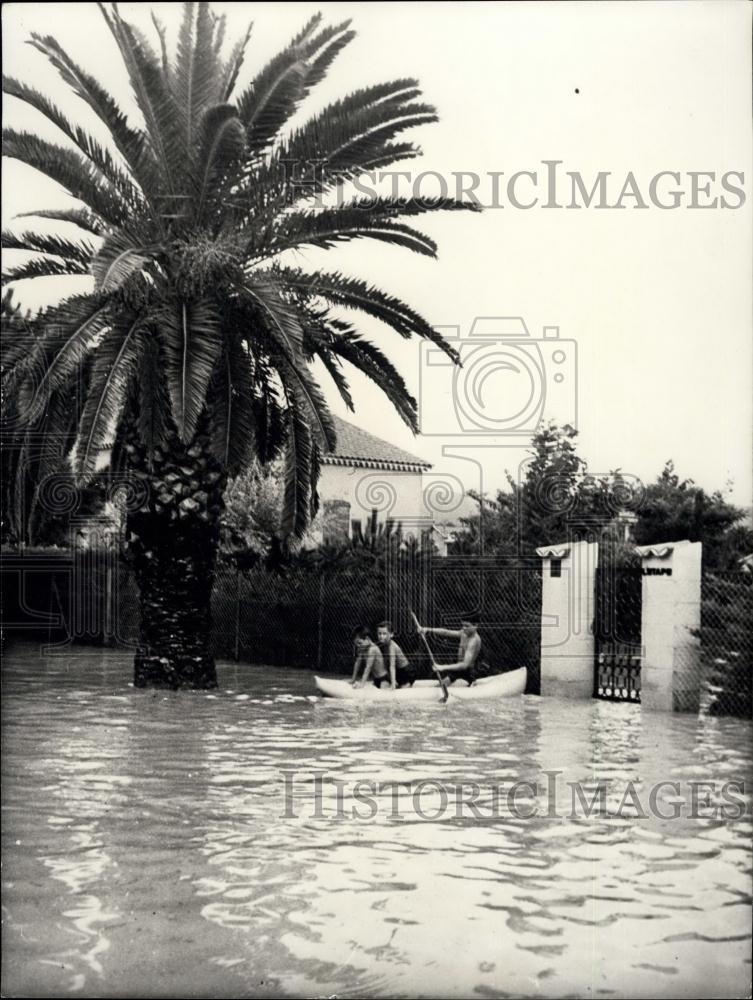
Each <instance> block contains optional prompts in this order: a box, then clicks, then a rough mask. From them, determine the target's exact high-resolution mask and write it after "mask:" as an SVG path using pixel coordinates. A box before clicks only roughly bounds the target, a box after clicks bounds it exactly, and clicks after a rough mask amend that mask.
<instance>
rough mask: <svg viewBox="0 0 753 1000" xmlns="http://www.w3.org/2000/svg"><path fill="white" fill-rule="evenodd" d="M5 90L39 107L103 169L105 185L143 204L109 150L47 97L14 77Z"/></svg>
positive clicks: (8, 78)
mask: <svg viewBox="0 0 753 1000" xmlns="http://www.w3.org/2000/svg"><path fill="white" fill-rule="evenodd" d="M3 90H4V92H5V93H6V94H9V95H10V96H11V97H15V98H17V99H18V100H20V101H23V102H24V103H25V104H28V105H29V106H30V107H32V108H35V109H36V110H37V111H39V112H40V113H41V114H43V115H44V116H45V118H47V120H48V121H51V122H52V123H53V125H56V126H57V128H58V129H60V131H61V132H62V133H63V134H64V135H65V136H66V137H67V138H68V139H70V140H71V141H72V142H74V143H75V144H76V146H78V148H79V150H80V151H81V152H82V153H83V154H84V156H86V157H87V158H88V159H89V160H91V162H92V163H93V164H94V166H95V167H96V168H97V169H98V170H99V172H100V174H101V175H102V183H105V184H108V185H109V184H111V185H112V186H113V188H115V190H116V191H117V192H119V193H120V194H121V195H122V196H123V197H124V198H126V200H127V201H128V203H129V204H132V205H136V204H138V203H139V202H140V201H141V194H140V192H139V190H138V189H137V188H136V187H135V186H134V183H133V181H132V179H131V178H130V177H129V176H128V175H127V174H126V173H124V172H123V170H121V168H120V167H119V166H118V165H117V164H116V163H115V161H114V160H113V158H112V156H111V155H110V153H109V151H108V150H107V149H105V148H104V147H103V146H101V145H100V144H99V143H98V142H97V140H96V139H94V138H93V136H91V135H89V134H88V133H87V132H86V131H85V130H84V129H82V128H81V127H80V126H79V125H74V124H72V123H71V122H70V121H69V119H68V118H67V117H66V116H65V115H64V114H63V113H62V111H60V109H59V108H58V107H57V106H56V105H55V104H53V103H52V101H50V100H48V98H47V97H46V96H45V95H44V94H42V93H41V92H40V91H38V90H36V89H35V88H34V87H30V86H28V85H27V84H25V83H22V82H21V81H19V80H14V79H12V78H11V77H3Z"/></svg>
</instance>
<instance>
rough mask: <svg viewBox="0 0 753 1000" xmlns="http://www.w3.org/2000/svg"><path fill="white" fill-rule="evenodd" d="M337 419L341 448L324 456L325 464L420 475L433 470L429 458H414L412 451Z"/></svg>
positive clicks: (323, 461)
mask: <svg viewBox="0 0 753 1000" xmlns="http://www.w3.org/2000/svg"><path fill="white" fill-rule="evenodd" d="M333 419H334V422H335V431H336V432H337V447H336V448H335V450H334V451H333V452H330V453H329V454H326V455H323V456H322V463H323V464H324V465H360V466H366V467H368V468H386V469H395V470H398V471H400V470H404V471H416V472H418V471H420V470H421V469H430V468H431V462H427V461H426V459H424V458H419V457H418V456H417V455H411V453H410V452H409V451H403V449H402V448H397V447H396V446H395V445H394V444H390V442H389V441H384V440H382V438H378V437H377V436H376V435H375V434H369V432H368V431H365V430H363V428H361V427H356V425H355V424H350V423H348V421H347V420H343V419H342V418H341V417H333Z"/></svg>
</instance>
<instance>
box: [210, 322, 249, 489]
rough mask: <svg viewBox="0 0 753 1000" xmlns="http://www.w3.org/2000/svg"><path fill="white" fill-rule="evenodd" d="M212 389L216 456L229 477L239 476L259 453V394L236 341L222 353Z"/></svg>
mask: <svg viewBox="0 0 753 1000" xmlns="http://www.w3.org/2000/svg"><path fill="white" fill-rule="evenodd" d="M212 389H213V391H212V392H211V399H212V403H211V410H212V418H213V419H212V441H211V448H212V453H213V454H214V456H215V458H216V459H217V461H218V462H219V463H220V465H221V466H222V467H223V468H224V469H227V471H228V473H229V475H231V476H233V475H237V474H238V472H240V471H241V470H242V469H243V468H244V467H245V466H246V465H247V464H248V462H249V461H250V460H251V458H252V457H253V456H254V455H255V454H256V451H257V449H256V433H257V428H256V420H255V413H254V397H255V395H256V393H257V390H256V388H255V386H254V378H253V373H252V370H251V366H250V361H249V357H248V355H247V354H246V352H245V351H244V350H243V349H242V348H241V346H240V344H239V343H238V342H237V341H236V340H232V341H231V342H230V344H228V345H226V346H225V348H224V350H223V352H222V357H221V359H220V362H219V364H218V366H217V371H216V372H215V376H214V380H213V386H212Z"/></svg>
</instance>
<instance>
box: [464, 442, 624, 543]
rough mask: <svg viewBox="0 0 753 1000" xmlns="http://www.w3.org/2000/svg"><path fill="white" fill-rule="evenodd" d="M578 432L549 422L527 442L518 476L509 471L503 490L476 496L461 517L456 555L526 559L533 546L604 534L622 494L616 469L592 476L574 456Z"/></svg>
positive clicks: (578, 458)
mask: <svg viewBox="0 0 753 1000" xmlns="http://www.w3.org/2000/svg"><path fill="white" fill-rule="evenodd" d="M577 435H578V432H577V431H576V430H575V428H573V427H571V426H570V425H568V424H566V425H564V426H563V427H557V426H556V425H555V424H553V423H549V424H547V425H545V426H543V427H541V428H540V429H539V430H538V431H537V433H536V434H534V436H533V438H532V440H531V449H530V459H529V461H528V462H527V463H526V464H525V466H524V474H523V476H522V477H521V478H520V479H519V480H518V479H515V478H514V477H513V476H511V475H510V473H509V472H508V473H507V489H506V490H498V492H497V496H496V499H495V500H493V501H489V500H487V499H486V498H484V497H477V498H476V499H477V501H478V503H479V514H478V515H476V516H474V517H472V518H466V519H464V522H463V523H464V529H465V530H464V531H463V533H462V534H461V535H460V537H459V538H458V540H457V541H456V542H455V545H454V551H455V552H456V553H458V554H459V553H475V554H478V553H479V551H480V550H481V549H483V551H484V553H485V554H487V555H497V556H499V555H503V556H507V557H509V558H520V557H524V558H525V557H530V556H533V555H534V553H535V550H536V548H538V547H539V546H542V545H552V544H556V543H557V542H563V541H565V540H567V539H574V538H579V537H584V536H593V535H594V534H596V535H603V534H604V532H605V531H606V529H607V528H608V526H609V525H610V524H611V523H612V521H613V520H614V517H615V514H616V504H617V503H618V502H619V501H618V498H619V497H621V495H622V493H624V492H625V491H624V488H623V484H624V480H623V477H622V476H621V475H620V473H619V471H617V472H614V473H612V474H611V475H610V476H607V477H601V478H598V479H597V478H596V477H594V476H592V475H590V474H589V473H588V469H587V466H586V463H585V461H584V460H583V459H582V458H581V457H580V456H579V455H578V453H577V450H576V445H575V441H576V438H577Z"/></svg>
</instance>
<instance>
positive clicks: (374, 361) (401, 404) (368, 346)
mask: <svg viewBox="0 0 753 1000" xmlns="http://www.w3.org/2000/svg"><path fill="white" fill-rule="evenodd" d="M332 325H333V326H334V327H335V329H336V330H337V331H338V332H337V336H336V337H335V338H334V341H333V343H332V346H331V348H330V350H331V351H332V353H333V354H336V355H338V356H339V357H341V358H343V359H344V360H345V361H348V362H349V363H350V364H352V365H353V366H354V368H357V369H358V370H359V371H360V372H362V373H363V374H364V375H366V377H367V378H369V379H370V380H371V381H372V382H373V383H374V384H375V385H377V386H378V387H379V388H380V389H381V390H382V392H383V393H384V394H385V396H386V397H387V398H388V399H389V401H390V403H392V405H393V406H394V408H395V410H397V412H398V414H399V415H400V418H401V419H402V420H403V422H404V423H405V424H407V426H408V427H410V429H411V430H412V431H413V433H414V434H416V433H418V406H417V403H416V400H415V399H414V398H413V396H412V395H411V394H410V392H409V391H408V387H407V385H406V384H405V381H404V379H403V377H402V376H401V375H400V373H399V372H398V370H397V369H396V368H395V366H394V365H393V364H392V362H391V361H390V360H389V358H388V357H387V356H386V354H384V353H383V351H381V350H380V349H379V348H378V347H377V346H376V344H372V343H371V342H370V341H368V340H365V339H364V338H363V337H361V336H359V335H358V334H357V333H356V332H355V331H353V330H352V329H350V328H349V326H348V324H346V323H341V322H339V321H335V322H334V323H333V324H332Z"/></svg>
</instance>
